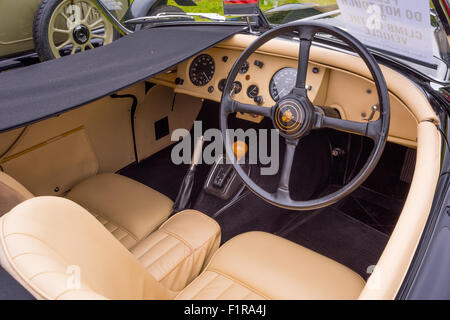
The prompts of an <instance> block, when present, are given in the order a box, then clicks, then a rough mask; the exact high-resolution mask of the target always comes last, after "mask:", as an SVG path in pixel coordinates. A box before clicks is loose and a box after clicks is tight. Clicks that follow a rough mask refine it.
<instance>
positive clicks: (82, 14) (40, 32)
mask: <svg viewBox="0 0 450 320" xmlns="http://www.w3.org/2000/svg"><path fill="white" fill-rule="evenodd" d="M95 3H96V2H95V1H92V0H22V1H16V0H1V1H0V60H1V59H5V58H10V57H13V56H18V55H21V54H25V53H29V52H33V51H36V53H37V55H38V56H39V59H40V60H41V61H45V60H50V59H54V58H59V57H61V56H64V55H69V54H74V53H76V52H81V51H85V50H89V49H93V48H95V47H98V46H101V45H105V44H108V43H111V42H112V41H113V40H115V39H116V38H118V37H119V36H120V32H118V31H116V30H115V29H114V28H113V26H112V24H111V23H110V22H109V21H108V19H107V18H106V17H105V16H104V15H103V14H101V10H99V9H98V8H97V6H96V4H95ZM176 3H177V4H180V5H195V3H194V2H193V1H191V0H189V1H187V0H178V1H176ZM105 4H106V5H107V6H108V9H109V10H111V12H114V14H115V15H117V18H118V19H119V20H121V18H122V17H127V18H135V17H139V16H146V15H156V14H158V13H159V12H160V11H161V10H163V11H164V12H168V11H172V12H173V11H176V12H183V10H182V9H180V8H178V7H175V6H170V5H167V0H108V1H105Z"/></svg>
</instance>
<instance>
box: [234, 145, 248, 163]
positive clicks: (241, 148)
mask: <svg viewBox="0 0 450 320" xmlns="http://www.w3.org/2000/svg"><path fill="white" fill-rule="evenodd" d="M247 151H248V147H247V144H246V143H245V142H244V141H236V142H235V143H233V152H234V155H235V156H236V159H237V160H238V161H239V160H241V159H242V157H244V156H245V155H246V153H247Z"/></svg>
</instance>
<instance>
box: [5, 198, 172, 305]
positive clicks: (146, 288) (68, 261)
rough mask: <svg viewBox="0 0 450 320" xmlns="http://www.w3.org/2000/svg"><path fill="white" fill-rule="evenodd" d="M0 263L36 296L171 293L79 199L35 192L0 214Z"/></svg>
mask: <svg viewBox="0 0 450 320" xmlns="http://www.w3.org/2000/svg"><path fill="white" fill-rule="evenodd" d="M0 264H1V266H2V267H3V268H4V269H5V270H6V271H8V272H9V273H10V274H11V275H12V276H13V277H15V279H16V280H17V281H19V282H20V283H21V284H22V285H23V286H24V287H25V288H26V289H28V291H29V292H30V293H31V294H33V295H34V296H35V297H36V298H38V299H60V300H66V299H105V298H106V299H170V298H172V297H173V295H172V293H171V292H169V291H168V290H167V289H165V288H164V287H163V286H162V285H161V284H160V283H159V282H157V281H156V280H155V279H154V278H153V277H152V276H151V275H150V274H149V273H148V272H147V271H146V270H145V269H144V268H143V267H142V265H141V264H140V263H139V262H138V261H137V260H136V258H135V257H134V256H133V255H132V254H131V253H130V252H129V251H128V250H127V249H125V248H124V247H123V246H122V245H121V244H120V243H119V241H117V239H116V238H114V237H113V236H112V235H111V233H109V232H108V231H107V230H106V229H105V228H103V226H102V225H101V224H100V223H99V222H98V221H97V220H96V219H95V218H94V217H93V216H92V215H91V214H90V213H89V212H87V211H86V210H85V209H83V208H82V207H80V206H79V205H78V204H76V203H74V202H72V201H70V200H67V199H64V198H60V197H37V198H33V199H30V200H27V201H25V202H22V203H21V204H19V205H17V206H16V207H14V208H13V209H12V210H11V211H10V212H9V213H7V214H6V215H4V216H3V217H2V218H0Z"/></svg>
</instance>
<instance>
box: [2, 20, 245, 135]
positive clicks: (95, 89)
mask: <svg viewBox="0 0 450 320" xmlns="http://www.w3.org/2000/svg"><path fill="white" fill-rule="evenodd" d="M243 28H244V27H243V26H236V25H234V26H225V25H208V26H205V25H184V26H180V25H178V26H164V27H155V28H152V29H147V30H142V31H139V32H136V33H134V34H131V35H128V36H126V37H124V38H122V39H120V40H118V41H115V42H113V43H112V44H109V45H107V46H104V47H100V48H97V49H95V50H88V51H85V52H83V53H79V54H75V55H71V56H67V57H64V58H61V59H57V60H52V61H47V62H44V63H39V64H36V65H32V66H29V67H25V68H22V69H17V70H13V71H7V72H4V73H1V74H0V131H5V130H9V129H13V128H17V127H21V126H24V125H27V124H31V123H33V122H36V121H39V120H42V119H45V118H48V117H51V116H55V115H58V114H60V113H63V112H65V111H68V110H71V109H74V108H76V107H79V106H82V105H84V104H86V103H89V102H92V101H94V100H97V99H99V98H102V97H104V96H107V95H110V94H113V93H114V92H117V91H118V90H121V89H124V88H126V87H128V86H130V85H133V84H135V83H137V82H140V81H143V80H145V79H148V78H150V77H153V76H155V75H157V74H158V73H161V72H163V71H165V70H167V69H170V68H172V67H173V66H175V65H177V64H179V63H180V62H182V61H184V60H186V59H188V58H190V57H192V56H194V55H196V54H197V53H199V52H201V51H204V50H205V49H207V48H210V47H212V46H214V45H215V44H217V43H219V42H221V41H223V40H225V39H227V38H228V37H230V36H232V35H233V34H235V33H238V32H240V31H242V30H243Z"/></svg>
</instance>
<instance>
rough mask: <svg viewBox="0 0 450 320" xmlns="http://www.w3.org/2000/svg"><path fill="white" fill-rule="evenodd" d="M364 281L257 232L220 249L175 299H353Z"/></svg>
mask: <svg viewBox="0 0 450 320" xmlns="http://www.w3.org/2000/svg"><path fill="white" fill-rule="evenodd" d="M364 286H365V282H364V280H363V279H362V278H361V277H360V276H359V275H358V274H356V273H355V272H353V271H352V270H350V269H348V268H347V267H345V266H343V265H341V264H339V263H337V262H335V261H333V260H331V259H329V258H327V257H324V256H322V255H320V254H318V253H316V252H314V251H311V250H309V249H307V248H304V247H302V246H300V245H297V244H295V243H293V242H291V241H288V240H286V239H283V238H280V237H277V236H274V235H272V234H268V233H263V232H249V233H245V234H241V235H239V236H237V237H235V238H233V239H231V240H230V241H228V242H227V243H225V244H224V245H223V246H222V247H221V248H220V249H219V250H218V251H217V252H216V254H215V255H214V257H213V258H212V260H211V262H210V263H209V265H208V266H207V267H206V269H205V271H204V272H203V273H202V274H201V275H200V276H199V277H198V278H197V279H195V280H194V281H193V282H192V283H191V284H190V285H189V286H187V287H186V289H184V290H183V291H182V292H181V293H179V294H178V296H177V299H356V298H358V296H359V294H360V293H361V291H362V289H363V287H364Z"/></svg>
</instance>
